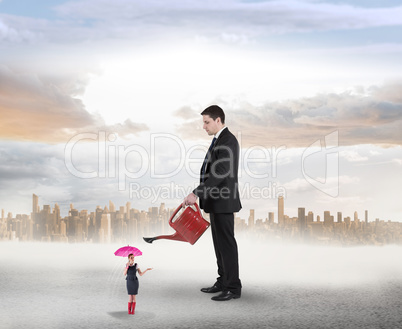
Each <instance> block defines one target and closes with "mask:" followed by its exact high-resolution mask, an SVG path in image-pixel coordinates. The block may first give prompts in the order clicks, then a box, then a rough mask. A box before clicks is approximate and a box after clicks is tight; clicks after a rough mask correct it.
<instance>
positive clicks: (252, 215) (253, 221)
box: [248, 209, 255, 228]
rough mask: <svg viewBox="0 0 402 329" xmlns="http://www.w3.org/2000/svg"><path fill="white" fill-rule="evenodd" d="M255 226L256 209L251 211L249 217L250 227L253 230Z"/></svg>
mask: <svg viewBox="0 0 402 329" xmlns="http://www.w3.org/2000/svg"><path fill="white" fill-rule="evenodd" d="M254 224H255V218H254V209H250V216H248V227H249V228H253V227H254Z"/></svg>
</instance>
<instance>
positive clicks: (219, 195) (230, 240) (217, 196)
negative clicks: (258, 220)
mask: <svg viewBox="0 0 402 329" xmlns="http://www.w3.org/2000/svg"><path fill="white" fill-rule="evenodd" d="M201 115H202V118H203V123H204V125H203V128H204V129H205V130H206V132H207V133H208V135H210V136H214V138H213V140H212V143H211V146H210V147H209V150H208V152H207V154H206V156H205V159H204V163H203V165H202V167H201V170H200V184H199V185H198V187H197V188H195V189H194V191H193V192H192V193H190V194H189V195H188V196H187V197H186V198H185V199H184V201H183V206H185V205H193V204H194V203H195V202H196V201H197V198H199V203H200V208H201V209H204V211H205V212H206V213H209V218H210V221H211V231H212V239H213V242H214V248H215V254H216V260H217V265H218V275H219V276H218V278H217V279H216V282H215V283H214V284H213V285H212V286H211V287H208V288H202V289H201V291H202V292H205V293H217V292H220V294H219V295H217V296H214V297H212V300H215V301H227V300H231V299H235V298H240V296H241V288H242V285H241V281H240V279H239V261H238V251H237V243H236V239H235V236H234V213H235V212H238V211H239V210H240V209H241V203H240V197H239V189H238V177H237V176H238V164H239V143H238V142H237V139H236V137H235V136H234V135H233V134H232V133H231V132H230V131H229V129H228V128H227V127H226V126H225V113H224V112H223V110H222V109H221V108H220V107H219V106H217V105H212V106H209V107H208V108H206V109H205V110H204V111H203V112H202V113H201Z"/></svg>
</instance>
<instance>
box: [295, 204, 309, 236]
mask: <svg viewBox="0 0 402 329" xmlns="http://www.w3.org/2000/svg"><path fill="white" fill-rule="evenodd" d="M297 220H298V221H299V228H300V232H304V231H305V229H306V228H307V223H306V209H305V208H298V216H297Z"/></svg>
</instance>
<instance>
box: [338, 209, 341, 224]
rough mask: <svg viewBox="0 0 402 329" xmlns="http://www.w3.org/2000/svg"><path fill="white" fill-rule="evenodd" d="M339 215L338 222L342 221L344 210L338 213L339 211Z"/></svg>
mask: <svg viewBox="0 0 402 329" xmlns="http://www.w3.org/2000/svg"><path fill="white" fill-rule="evenodd" d="M337 217H338V220H337V221H338V223H342V212H341V211H338V213H337Z"/></svg>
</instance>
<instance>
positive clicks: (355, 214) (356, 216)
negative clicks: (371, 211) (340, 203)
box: [354, 211, 359, 222]
mask: <svg viewBox="0 0 402 329" xmlns="http://www.w3.org/2000/svg"><path fill="white" fill-rule="evenodd" d="M354 221H355V222H358V221H359V216H358V215H357V211H355V213H354Z"/></svg>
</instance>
